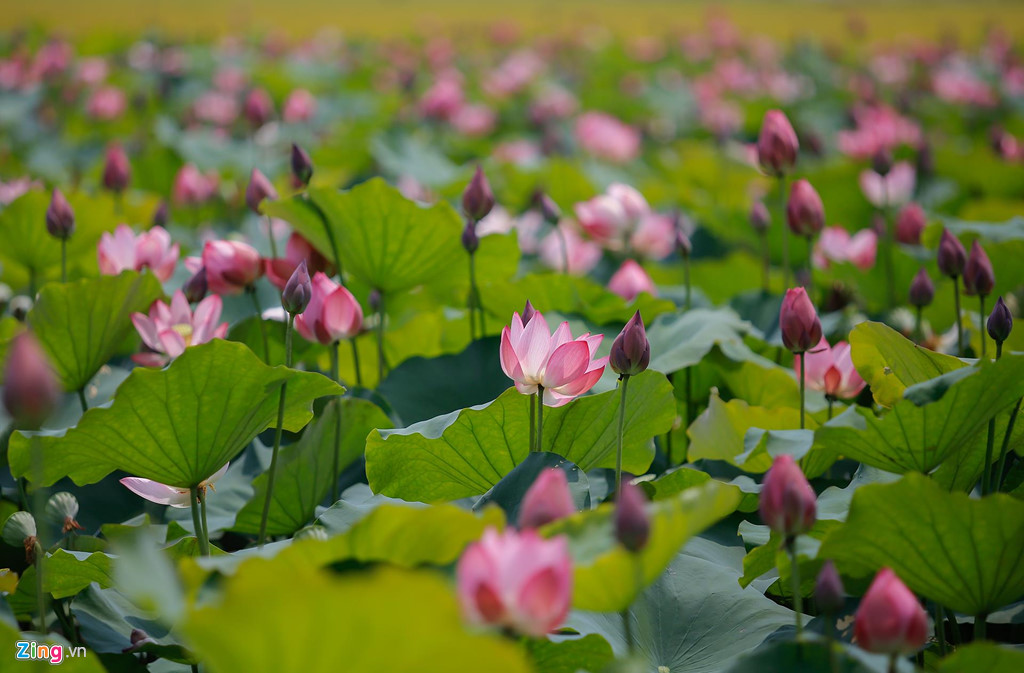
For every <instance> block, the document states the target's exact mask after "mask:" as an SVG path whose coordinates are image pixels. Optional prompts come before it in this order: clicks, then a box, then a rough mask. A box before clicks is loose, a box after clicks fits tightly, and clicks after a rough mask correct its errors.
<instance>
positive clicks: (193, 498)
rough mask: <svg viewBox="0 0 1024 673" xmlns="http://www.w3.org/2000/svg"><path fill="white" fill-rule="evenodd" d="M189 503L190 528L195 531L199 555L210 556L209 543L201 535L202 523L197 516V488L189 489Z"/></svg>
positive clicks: (198, 515)
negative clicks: (190, 513)
mask: <svg viewBox="0 0 1024 673" xmlns="http://www.w3.org/2000/svg"><path fill="white" fill-rule="evenodd" d="M189 494H190V495H189V503H190V504H191V506H192V528H193V529H195V531H196V539H197V540H199V553H200V554H202V555H203V556H209V555H210V547H209V545H210V542H209V540H207V539H206V536H205V535H203V522H202V519H201V518H200V514H199V487H198V486H193V487H191V488H190V489H189Z"/></svg>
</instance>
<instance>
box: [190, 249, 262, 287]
mask: <svg viewBox="0 0 1024 673" xmlns="http://www.w3.org/2000/svg"><path fill="white" fill-rule="evenodd" d="M202 265H203V267H204V268H205V269H206V282H207V284H208V285H209V288H210V291H211V292H213V293H214V294H219V295H230V294H238V293H240V292H241V291H242V290H244V289H246V288H247V287H249V286H250V285H252V284H253V283H255V282H256V279H257V278H259V277H260V276H261V275H263V264H262V262H261V260H260V253H258V252H256V249H255V248H253V247H252V246H251V245H248V244H247V243H242V242H240V241H207V242H206V245H204V246H203V257H202Z"/></svg>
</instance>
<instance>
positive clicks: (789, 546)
mask: <svg viewBox="0 0 1024 673" xmlns="http://www.w3.org/2000/svg"><path fill="white" fill-rule="evenodd" d="M786 550H787V551H789V558H790V574H791V575H792V580H793V610H794V611H795V612H796V639H797V640H800V635H801V634H802V633H803V628H804V625H803V619H804V615H803V612H804V597H803V595H801V593H800V563H799V561H798V560H797V557H796V536H792V537H790V538H789V539H788V540H786Z"/></svg>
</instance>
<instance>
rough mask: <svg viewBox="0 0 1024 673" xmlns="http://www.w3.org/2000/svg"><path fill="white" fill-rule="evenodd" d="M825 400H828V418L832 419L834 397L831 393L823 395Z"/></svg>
mask: <svg viewBox="0 0 1024 673" xmlns="http://www.w3.org/2000/svg"><path fill="white" fill-rule="evenodd" d="M825 400H826V401H827V402H828V420H830V421H831V420H832V405H833V404H835V401H836V398H834V397H832V396H831V395H825Z"/></svg>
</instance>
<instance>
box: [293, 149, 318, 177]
mask: <svg viewBox="0 0 1024 673" xmlns="http://www.w3.org/2000/svg"><path fill="white" fill-rule="evenodd" d="M292 175H293V176H294V177H295V181H296V182H297V183H298V184H299V186H301V187H307V186H309V180H310V178H312V177H313V160H312V159H310V158H309V154H307V153H306V150H304V149H302V148H301V147H299V146H298V145H296V144H295V143H292Z"/></svg>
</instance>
